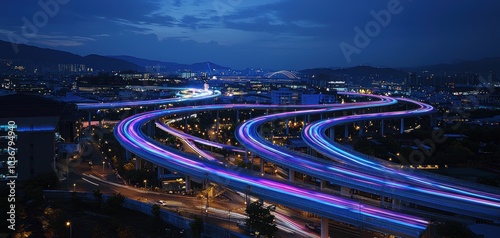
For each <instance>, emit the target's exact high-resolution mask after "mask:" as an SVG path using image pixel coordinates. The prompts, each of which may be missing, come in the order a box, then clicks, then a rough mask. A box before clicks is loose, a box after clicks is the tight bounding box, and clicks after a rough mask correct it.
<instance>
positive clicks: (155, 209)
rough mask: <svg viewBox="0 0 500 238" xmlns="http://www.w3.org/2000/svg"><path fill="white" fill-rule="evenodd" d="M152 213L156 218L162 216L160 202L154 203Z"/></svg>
mask: <svg viewBox="0 0 500 238" xmlns="http://www.w3.org/2000/svg"><path fill="white" fill-rule="evenodd" d="M151 214H153V216H155V217H156V218H159V217H160V206H159V205H158V204H153V206H151Z"/></svg>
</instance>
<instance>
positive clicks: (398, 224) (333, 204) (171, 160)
mask: <svg viewBox="0 0 500 238" xmlns="http://www.w3.org/2000/svg"><path fill="white" fill-rule="evenodd" d="M385 103H387V102H385ZM367 104H371V106H373V105H374V104H375V102H371V103H367ZM380 104H384V103H380ZM262 106H264V105H262ZM267 106H268V107H270V106H269V105H267ZM255 107H256V105H208V106H203V107H183V108H173V109H169V110H161V111H153V112H147V113H142V114H138V115H135V116H132V117H129V118H127V119H125V120H123V121H122V122H120V123H119V124H118V125H117V127H116V128H115V131H114V133H115V136H116V138H117V139H118V141H119V142H120V144H122V146H123V147H125V149H127V150H129V151H131V152H133V153H134V154H136V155H138V156H140V157H141V158H143V159H146V160H148V161H150V162H152V163H155V164H158V165H160V166H162V167H166V168H169V169H171V170H175V171H178V172H180V173H182V174H186V175H189V176H192V177H196V178H199V179H209V180H210V181H213V182H216V183H219V184H222V185H224V186H226V187H228V188H231V189H235V190H239V191H247V190H250V192H251V194H254V195H256V196H258V197H261V198H264V199H266V200H270V201H273V202H277V203H280V204H284V205H287V206H291V207H295V208H298V209H302V210H306V211H310V212H313V213H315V214H318V215H320V216H323V217H328V218H332V219H336V220H340V221H344V222H347V223H350V224H353V225H361V224H362V225H363V227H367V228H369V229H374V230H383V231H392V232H393V233H396V234H398V235H401V236H418V235H419V234H420V233H421V232H422V231H423V230H424V229H426V226H427V224H428V222H427V221H425V220H423V219H420V218H418V217H414V216H409V215H404V214H401V213H398V212H393V211H388V210H385V209H381V208H377V207H372V206H368V205H363V204H360V203H359V202H357V201H352V200H349V199H343V198H338V197H336V196H333V195H328V194H324V193H321V192H318V191H314V190H308V189H304V188H300V187H297V186H295V185H293V184H290V183H287V182H278V181H275V180H274V179H271V178H266V177H262V176H260V175H259V174H256V173H251V172H248V171H244V170H241V169H239V168H229V167H224V166H222V165H220V164H218V163H212V162H209V161H204V162H200V161H199V158H198V157H196V156H193V155H188V154H184V153H181V152H179V151H178V150H175V149H172V148H168V147H166V146H164V145H162V144H160V143H158V142H156V141H154V140H153V139H151V138H149V137H147V136H146V135H145V134H144V133H143V132H142V130H141V127H142V126H144V125H145V124H146V123H148V122H149V121H151V120H156V119H158V118H161V117H165V116H170V115H174V114H180V113H192V112H194V111H206V110H225V109H252V108H255ZM271 107H277V108H280V109H282V106H276V105H274V106H271ZM307 107H309V108H310V106H307ZM367 107H368V106H367ZM321 110H325V111H329V110H332V109H321Z"/></svg>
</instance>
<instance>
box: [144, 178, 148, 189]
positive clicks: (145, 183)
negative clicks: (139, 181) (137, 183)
mask: <svg viewBox="0 0 500 238" xmlns="http://www.w3.org/2000/svg"><path fill="white" fill-rule="evenodd" d="M147 182H148V180H146V179H144V188H147Z"/></svg>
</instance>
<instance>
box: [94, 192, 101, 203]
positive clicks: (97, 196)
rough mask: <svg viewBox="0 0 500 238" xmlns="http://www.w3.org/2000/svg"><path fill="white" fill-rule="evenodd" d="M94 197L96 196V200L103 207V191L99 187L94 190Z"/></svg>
mask: <svg viewBox="0 0 500 238" xmlns="http://www.w3.org/2000/svg"><path fill="white" fill-rule="evenodd" d="M94 197H95V200H96V201H97V205H98V206H99V207H101V203H102V193H101V190H99V189H96V190H94Z"/></svg>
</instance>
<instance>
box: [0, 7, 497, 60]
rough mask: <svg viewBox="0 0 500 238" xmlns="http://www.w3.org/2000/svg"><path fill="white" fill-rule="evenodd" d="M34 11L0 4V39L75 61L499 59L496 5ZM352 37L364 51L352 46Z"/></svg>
mask: <svg viewBox="0 0 500 238" xmlns="http://www.w3.org/2000/svg"><path fill="white" fill-rule="evenodd" d="M40 2H48V3H52V4H51V5H50V6H49V7H48V8H45V7H42V6H40V5H39V4H38V1H34V0H2V1H1V3H0V39H2V40H9V39H11V40H14V41H20V42H23V43H27V44H31V45H36V46H40V47H47V48H53V49H59V50H65V51H69V52H73V53H77V54H80V55H87V54H93V53H95V54H101V55H131V56H136V57H141V58H147V59H156V60H162V61H173V62H178V63H195V62H202V61H212V62H215V63H218V64H221V65H225V66H230V67H233V68H237V69H243V68H246V67H254V68H258V67H263V68H267V69H303V68H311V67H344V66H356V65H361V64H364V65H366V64H368V65H373V66H393V67H400V66H416V65H426V64H434V63H448V62H454V61H456V60H461V59H479V58H483V57H491V56H500V46H499V43H500V1H498V0H477V1H465V0H463V1H453V0H436V1H431V0H400V1H397V0H376V1H375V0H374V1H371V0H342V1H340V0H162V1H160V0H120V1H118V0H41V1H40ZM53 3H57V5H54V4H53ZM388 5H390V6H388ZM44 9H45V10H44ZM47 9H48V10H47ZM388 9H390V10H391V11H388ZM371 11H374V12H375V13H379V12H381V11H383V13H389V14H390V19H387V14H385V15H383V17H382V19H383V20H384V21H385V22H382V24H381V23H376V21H375V17H374V16H373V15H372V14H371ZM23 19H24V20H23ZM372 21H375V22H372ZM27 22H28V23H27ZM31 24H32V25H31ZM366 26H369V27H368V30H369V31H370V32H366V30H365V27H366ZM356 27H358V28H359V29H360V30H361V32H363V33H362V34H363V35H364V34H367V33H368V34H367V36H366V37H367V38H368V40H369V41H366V40H367V39H366V37H365V38H363V37H362V38H361V39H358V40H359V42H355V40H354V38H355V37H356V34H357V33H356V31H355V28H356ZM33 30H36V34H33ZM358 38H359V37H358ZM342 42H344V44H343V45H344V46H347V45H348V46H350V47H347V48H346V47H344V50H345V49H348V50H350V52H351V53H352V54H348V56H349V57H346V56H345V54H343V52H342V49H341V47H340V45H341V43H342ZM348 52H349V51H348Z"/></svg>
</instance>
